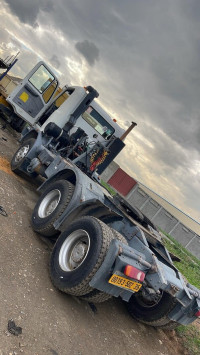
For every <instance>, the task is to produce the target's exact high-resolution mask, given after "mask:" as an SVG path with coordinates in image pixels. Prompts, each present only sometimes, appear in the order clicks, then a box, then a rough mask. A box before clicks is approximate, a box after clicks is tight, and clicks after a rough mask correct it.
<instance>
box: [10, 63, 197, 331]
mask: <svg viewBox="0 0 200 355" xmlns="http://www.w3.org/2000/svg"><path fill="white" fill-rule="evenodd" d="M58 86H59V83H58V79H57V78H56V76H55V75H54V73H53V72H52V71H51V70H50V69H49V68H48V66H47V65H46V64H45V63H44V62H40V63H38V65H37V66H36V67H35V68H34V69H33V70H32V71H31V72H30V73H29V74H28V75H27V76H26V78H25V79H24V80H23V81H22V83H21V84H20V85H19V86H18V87H17V88H16V89H15V90H14V91H13V93H12V94H11V95H10V96H9V98H8V102H9V103H10V104H11V105H12V107H13V109H14V110H15V113H16V114H17V115H19V117H21V118H23V119H24V120H25V121H26V122H27V123H28V127H26V128H25V129H24V131H23V132H22V139H21V146H20V147H19V149H18V150H17V152H16V153H15V154H14V156H13V159H12V161H11V167H12V170H13V171H14V172H16V173H19V172H23V173H25V174H27V175H29V176H32V177H35V176H37V175H40V176H42V177H43V178H44V179H45V181H44V182H43V183H42V185H41V186H40V187H39V190H40V191H41V196H40V197H39V200H38V202H37V204H36V206H35V208H34V211H33V214H32V226H33V229H34V230H35V231H36V232H38V233H40V234H42V235H44V236H46V237H47V238H53V239H54V240H55V245H54V248H53V251H52V254H51V259H50V277H51V280H52V282H53V284H54V285H55V286H56V287H57V288H58V289H60V290H61V291H63V292H66V293H68V294H72V295H75V296H78V297H81V298H82V299H84V300H86V301H90V302H103V301H105V300H107V299H108V298H110V297H112V296H115V297H121V298H122V299H123V300H124V302H126V304H127V308H128V311H129V312H130V314H131V315H132V316H133V317H134V318H136V319H138V320H140V321H142V322H144V323H146V324H149V325H152V326H155V327H162V328H168V329H170V328H174V327H176V326H177V324H189V323H191V322H193V321H194V320H196V319H197V318H198V317H200V290H198V289H197V288H196V287H194V286H192V285H190V284H189V283H187V282H185V281H184V279H183V277H182V275H181V273H180V272H179V271H178V270H177V269H176V267H175V266H174V265H173V262H172V258H171V256H170V254H169V253H168V251H167V250H166V248H165V246H164V245H163V244H162V242H161V240H160V239H159V238H158V237H156V236H155V235H154V234H152V233H151V232H150V231H149V230H148V225H151V223H150V221H148V220H147V219H145V217H144V216H143V215H142V213H141V212H140V211H138V210H137V209H135V208H134V207H133V206H130V205H129V204H128V203H127V201H126V200H125V199H124V198H122V197H120V196H115V197H114V198H113V197H111V196H110V195H109V193H108V192H107V191H106V190H105V189H104V188H103V187H102V186H101V185H100V184H99V183H98V179H97V175H96V172H98V173H101V172H102V171H103V170H104V169H105V168H106V167H107V165H108V164H109V163H110V162H111V161H112V160H113V159H114V157H115V156H116V155H117V154H118V153H119V152H120V151H121V150H122V149H123V148H124V146H125V144H124V142H123V139H124V137H125V136H126V134H127V133H128V132H125V133H124V132H123V130H121V129H120V127H119V126H118V125H117V124H116V122H114V121H113V120H112V119H111V118H110V117H109V115H108V114H107V113H106V112H105V111H104V110H103V109H102V108H101V107H100V106H99V105H98V104H97V102H96V101H94V99H95V98H97V97H98V93H97V91H96V90H94V89H93V88H92V87H90V86H89V87H86V88H81V87H76V86H74V87H67V86H66V87H64V89H63V91H62V92H60V94H58V95H57V96H56V97H55V93H56V92H57V89H58ZM133 126H134V123H133V124H132V127H133ZM132 127H131V128H132ZM128 131H129V130H128ZM151 227H153V225H151ZM151 230H152V229H151Z"/></svg>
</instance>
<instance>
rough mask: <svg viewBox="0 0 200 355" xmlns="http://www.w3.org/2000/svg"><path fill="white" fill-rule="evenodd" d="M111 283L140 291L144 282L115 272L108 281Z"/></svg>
mask: <svg viewBox="0 0 200 355" xmlns="http://www.w3.org/2000/svg"><path fill="white" fill-rule="evenodd" d="M108 282H109V283H110V284H112V285H115V286H118V287H121V288H126V289H128V290H131V291H134V292H138V291H139V289H140V288H141V287H142V284H141V283H139V282H136V281H132V280H129V279H126V278H125V277H122V276H119V275H116V274H113V275H112V276H111V278H110V280H109V281H108Z"/></svg>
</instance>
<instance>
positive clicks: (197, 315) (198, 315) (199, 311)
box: [195, 309, 200, 318]
mask: <svg viewBox="0 0 200 355" xmlns="http://www.w3.org/2000/svg"><path fill="white" fill-rule="evenodd" d="M195 316H196V317H198V318H200V309H199V310H198V311H197V313H195Z"/></svg>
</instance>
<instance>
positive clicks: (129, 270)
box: [124, 265, 145, 282]
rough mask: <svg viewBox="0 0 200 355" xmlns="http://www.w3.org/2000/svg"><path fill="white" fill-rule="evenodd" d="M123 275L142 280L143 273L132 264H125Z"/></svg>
mask: <svg viewBox="0 0 200 355" xmlns="http://www.w3.org/2000/svg"><path fill="white" fill-rule="evenodd" d="M124 275H126V276H129V277H131V278H132V279H135V280H138V281H141V282H142V281H144V278H145V273H144V272H143V271H141V270H139V269H137V268H136V267H134V266H131V265H126V266H125V268H124Z"/></svg>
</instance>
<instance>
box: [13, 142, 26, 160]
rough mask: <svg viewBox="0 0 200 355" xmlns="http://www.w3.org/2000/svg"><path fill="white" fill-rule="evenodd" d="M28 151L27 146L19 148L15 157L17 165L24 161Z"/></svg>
mask: <svg viewBox="0 0 200 355" xmlns="http://www.w3.org/2000/svg"><path fill="white" fill-rule="evenodd" d="M29 149H30V147H29V145H28V144H27V145H24V146H23V147H21V148H20V149H19V150H18V152H17V154H16V156H15V162H16V163H19V162H20V161H21V160H22V159H24V158H25V156H26V155H27V153H28V151H29Z"/></svg>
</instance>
